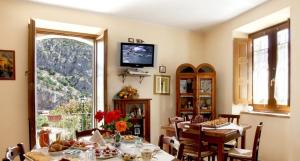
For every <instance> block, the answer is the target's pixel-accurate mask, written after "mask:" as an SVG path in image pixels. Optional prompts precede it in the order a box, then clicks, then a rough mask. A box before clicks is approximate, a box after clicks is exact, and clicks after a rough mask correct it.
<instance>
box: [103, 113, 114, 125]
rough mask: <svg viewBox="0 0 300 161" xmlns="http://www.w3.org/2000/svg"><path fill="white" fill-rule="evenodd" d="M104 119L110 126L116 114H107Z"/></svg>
mask: <svg viewBox="0 0 300 161" xmlns="http://www.w3.org/2000/svg"><path fill="white" fill-rule="evenodd" d="M104 118H105V119H104V121H105V123H106V124H110V123H111V122H112V121H113V120H114V112H113V111H110V112H106V113H105V117H104Z"/></svg>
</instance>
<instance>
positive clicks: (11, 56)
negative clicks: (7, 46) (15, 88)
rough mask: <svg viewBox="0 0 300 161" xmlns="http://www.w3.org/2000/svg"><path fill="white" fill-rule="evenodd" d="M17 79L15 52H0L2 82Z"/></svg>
mask: <svg viewBox="0 0 300 161" xmlns="http://www.w3.org/2000/svg"><path fill="white" fill-rule="evenodd" d="M15 79H16V72H15V51H14V50H0V80H15Z"/></svg>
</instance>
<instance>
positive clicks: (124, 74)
mask: <svg viewBox="0 0 300 161" xmlns="http://www.w3.org/2000/svg"><path fill="white" fill-rule="evenodd" d="M119 76H121V77H122V82H123V83H124V82H125V80H126V78H127V77H138V78H139V83H142V81H143V80H144V78H145V77H149V76H151V74H149V73H147V72H133V73H132V72H128V71H127V70H125V71H123V72H122V73H120V74H119Z"/></svg>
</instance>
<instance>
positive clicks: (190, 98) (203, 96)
mask: <svg viewBox="0 0 300 161" xmlns="http://www.w3.org/2000/svg"><path fill="white" fill-rule="evenodd" d="M176 105H177V108H176V115H177V116H182V117H185V116H188V117H189V118H191V117H192V116H193V115H197V114H201V115H203V116H204V118H205V119H207V120H209V119H214V118H215V117H216V72H215V69H214V67H213V66H211V65H210V64H200V65H199V66H198V67H197V68H195V67H194V66H193V65H191V64H182V65H180V66H179V67H178V68H177V71H176Z"/></svg>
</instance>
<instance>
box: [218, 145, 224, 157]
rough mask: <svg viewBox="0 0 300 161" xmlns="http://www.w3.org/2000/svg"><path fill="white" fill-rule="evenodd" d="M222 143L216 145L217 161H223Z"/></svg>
mask: <svg viewBox="0 0 300 161" xmlns="http://www.w3.org/2000/svg"><path fill="white" fill-rule="evenodd" d="M223 153H224V143H218V161H223V160H224V157H223Z"/></svg>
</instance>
